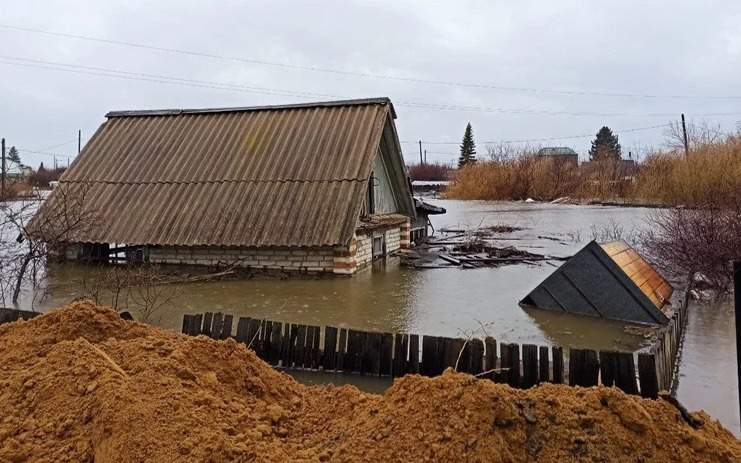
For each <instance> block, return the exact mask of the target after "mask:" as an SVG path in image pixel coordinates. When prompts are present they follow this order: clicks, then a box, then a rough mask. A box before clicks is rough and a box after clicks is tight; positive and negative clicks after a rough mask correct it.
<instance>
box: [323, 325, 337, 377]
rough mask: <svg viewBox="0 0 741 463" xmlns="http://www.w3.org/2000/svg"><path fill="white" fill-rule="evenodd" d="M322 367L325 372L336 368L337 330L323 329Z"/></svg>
mask: <svg viewBox="0 0 741 463" xmlns="http://www.w3.org/2000/svg"><path fill="white" fill-rule="evenodd" d="M322 367H323V368H324V370H325V371H330V370H335V368H336V367H337V328H335V327H334V326H326V327H324V353H323V355H322Z"/></svg>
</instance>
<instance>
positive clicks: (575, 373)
mask: <svg viewBox="0 0 741 463" xmlns="http://www.w3.org/2000/svg"><path fill="white" fill-rule="evenodd" d="M583 368H584V351H583V350H581V349H569V386H581V379H582V374H583V372H582V370H583Z"/></svg>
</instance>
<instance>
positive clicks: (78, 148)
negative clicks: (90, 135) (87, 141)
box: [67, 129, 82, 164]
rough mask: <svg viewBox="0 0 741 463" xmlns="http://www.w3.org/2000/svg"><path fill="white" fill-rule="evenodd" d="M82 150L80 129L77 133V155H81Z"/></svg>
mask: <svg viewBox="0 0 741 463" xmlns="http://www.w3.org/2000/svg"><path fill="white" fill-rule="evenodd" d="M81 150H82V129H79V130H78V131H77V154H80V151H81ZM67 164H69V159H67Z"/></svg>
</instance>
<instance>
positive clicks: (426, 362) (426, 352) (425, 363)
mask: <svg viewBox="0 0 741 463" xmlns="http://www.w3.org/2000/svg"><path fill="white" fill-rule="evenodd" d="M437 341H438V338H437V337H436V336H422V365H421V368H420V373H421V374H423V375H425V376H434V375H435V369H436V365H437V364H438V363H439V362H438V360H437V355H438V354H437Z"/></svg>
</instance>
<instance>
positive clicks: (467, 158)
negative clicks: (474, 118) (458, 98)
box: [458, 122, 476, 168]
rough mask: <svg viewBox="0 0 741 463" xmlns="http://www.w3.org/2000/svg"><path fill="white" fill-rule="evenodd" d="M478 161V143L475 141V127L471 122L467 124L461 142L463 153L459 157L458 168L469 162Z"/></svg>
mask: <svg viewBox="0 0 741 463" xmlns="http://www.w3.org/2000/svg"><path fill="white" fill-rule="evenodd" d="M475 163H476V143H475V142H474V141H473V129H472V128H471V123H470V122H469V123H468V125H466V132H465V133H464V134H463V142H462V143H461V155H460V157H459V158H458V168H461V167H465V166H467V165H469V164H475Z"/></svg>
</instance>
